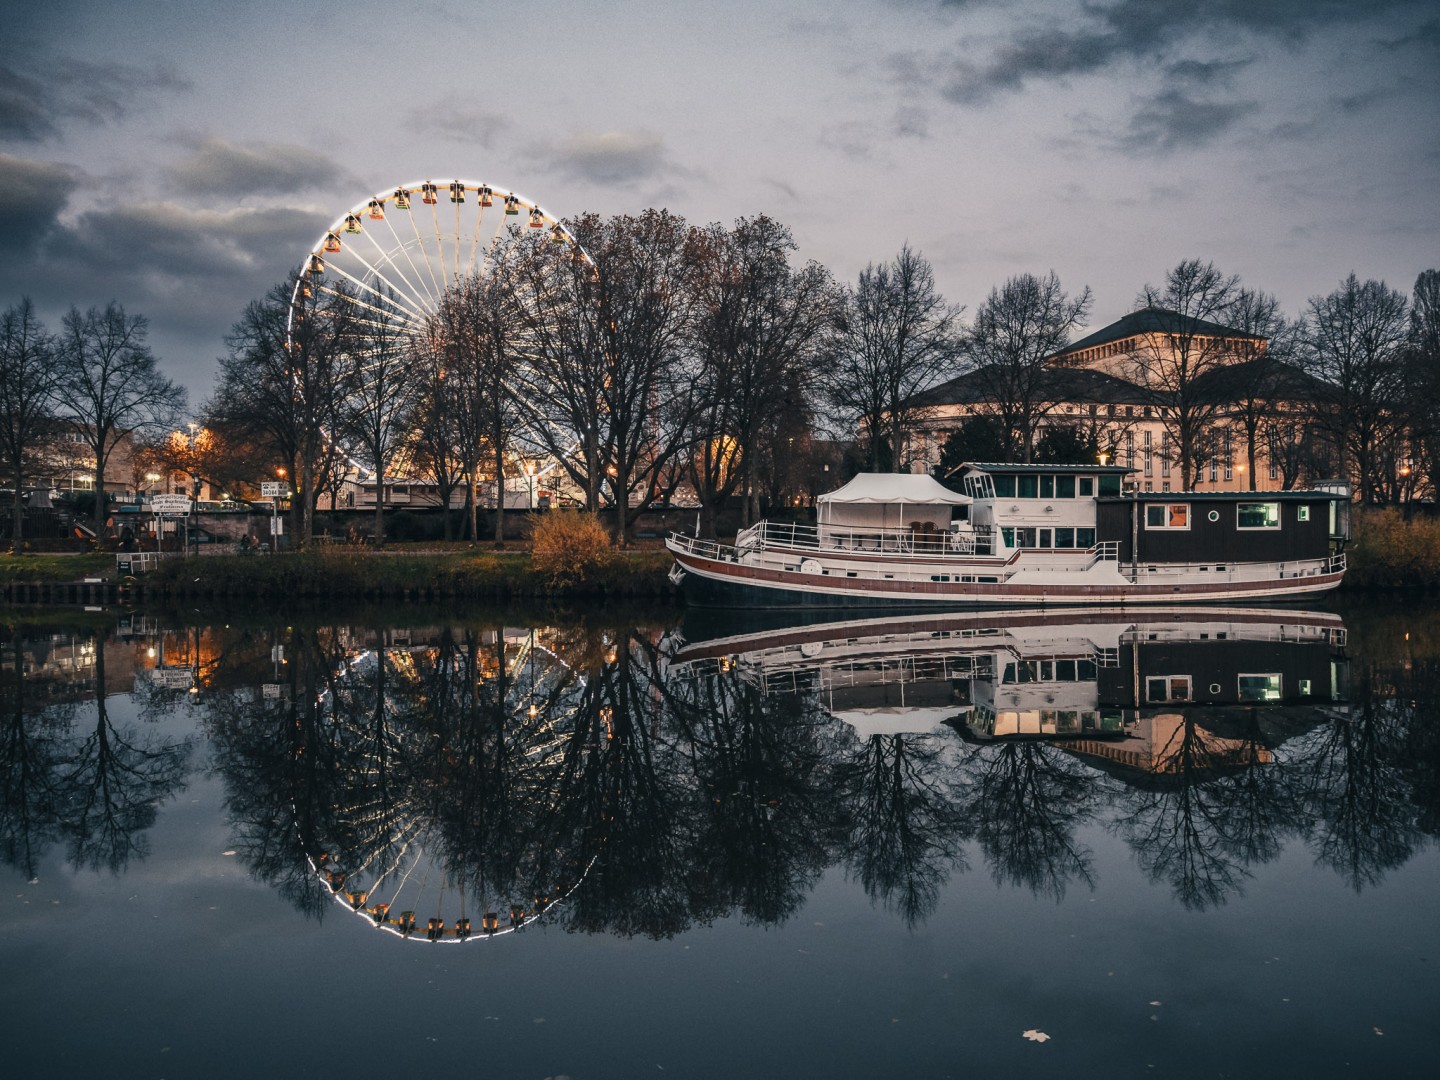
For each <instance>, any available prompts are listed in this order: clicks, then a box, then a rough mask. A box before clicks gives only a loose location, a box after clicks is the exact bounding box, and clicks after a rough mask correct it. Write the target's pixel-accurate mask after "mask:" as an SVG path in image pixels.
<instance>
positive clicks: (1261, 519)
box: [1235, 502, 1280, 529]
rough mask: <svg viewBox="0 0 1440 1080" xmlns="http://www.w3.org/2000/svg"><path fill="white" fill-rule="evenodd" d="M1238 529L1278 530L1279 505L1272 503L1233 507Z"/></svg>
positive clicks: (1243, 504)
mask: <svg viewBox="0 0 1440 1080" xmlns="http://www.w3.org/2000/svg"><path fill="white" fill-rule="evenodd" d="M1235 527H1236V528H1238V529H1278V528H1280V504H1279V503H1273V502H1253V503H1243V502H1242V503H1239V504H1238V505H1237V506H1236V507H1235Z"/></svg>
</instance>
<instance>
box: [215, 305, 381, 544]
mask: <svg viewBox="0 0 1440 1080" xmlns="http://www.w3.org/2000/svg"><path fill="white" fill-rule="evenodd" d="M351 310H353V305H351V304H350V303H349V302H348V300H347V299H346V291H345V289H344V287H343V285H335V286H326V287H323V288H320V287H315V286H312V285H310V284H309V283H308V282H306V281H300V282H299V283H298V288H297V280H296V278H295V277H291V278H290V279H289V280H287V281H283V282H281V283H279V284H277V285H275V286H274V287H273V288H272V289H271V290H270V291H269V292H268V293H267V294H266V295H265V296H264V297H263V298H262V299H260V300H255V301H252V302H251V303H250V304H249V305H248V306H247V307H246V308H245V312H244V314H243V315H242V316H241V317H240V321H239V322H237V323H236V324H235V326H234V328H233V329H232V330H231V332H230V336H229V337H227V338H226V345H227V349H228V352H227V355H226V356H224V357H222V358H221V360H220V376H219V385H218V386H217V387H216V390H215V393H214V395H213V396H212V397H211V399H210V401H209V402H207V403H206V406H205V408H204V410H203V416H204V417H205V422H206V423H207V425H209V426H212V427H214V428H216V429H218V430H220V431H221V432H222V433H224V434H226V435H229V436H231V437H236V438H238V439H239V440H240V441H249V442H251V443H252V444H254V445H257V446H261V447H269V448H271V452H273V453H274V454H275V455H276V456H277V457H278V458H279V459H280V460H281V461H283V462H284V469H285V475H286V476H287V477H288V478H289V479H290V481H291V483H292V484H293V485H294V488H295V497H294V499H293V500H292V502H291V507H290V517H291V532H292V534H293V535H294V536H295V537H296V540H297V543H298V545H299V546H301V547H303V546H304V545H306V544H308V543H309V542H310V540H311V538H312V536H313V533H314V510H315V500H316V498H318V496H319V493H320V490H321V488H322V486H323V485H324V482H325V480H326V479H327V478H328V476H329V474H330V472H331V471H332V470H331V464H332V461H333V459H334V458H335V457H336V456H337V453H336V447H335V439H334V432H335V429H336V426H337V422H338V415H337V412H336V406H337V404H338V402H339V400H340V377H341V374H342V367H341V364H340V362H339V361H340V355H341V347H342V345H343V343H344V341H345V340H346V338H347V337H348V335H349V327H350V317H349V314H348V312H350V311H351Z"/></svg>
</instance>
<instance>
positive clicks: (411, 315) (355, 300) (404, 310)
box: [321, 266, 425, 329]
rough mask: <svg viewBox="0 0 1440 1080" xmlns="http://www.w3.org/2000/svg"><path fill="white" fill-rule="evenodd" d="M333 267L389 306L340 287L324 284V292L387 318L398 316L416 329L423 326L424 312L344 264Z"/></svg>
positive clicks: (345, 277) (357, 286)
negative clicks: (378, 304) (381, 289)
mask: <svg viewBox="0 0 1440 1080" xmlns="http://www.w3.org/2000/svg"><path fill="white" fill-rule="evenodd" d="M331 269H333V270H334V271H335V273H337V274H339V275H340V276H341V277H343V278H344V279H345V280H347V281H349V282H350V283H351V284H353V285H354V286H355V287H356V288H357V289H360V290H363V291H364V292H366V293H369V294H370V295H372V296H375V297H377V298H379V299H380V300H382V301H384V302H385V303H386V304H388V305H389V306H388V307H379V306H377V305H375V304H373V303H370V302H369V301H367V300H363V299H361V297H360V296H359V295H354V296H352V295H351V294H349V293H346V292H342V291H341V290H339V289H334V288H331V287H329V286H322V287H321V291H322V292H325V293H328V294H329V295H331V296H335V297H341V298H343V299H344V300H345V301H347V302H348V303H350V304H351V305H353V306H355V307H361V308H365V309H366V310H368V311H373V312H376V313H377V314H379V315H382V316H385V317H387V318H392V319H393V318H397V317H398V318H399V319H400V320H401V321H402V322H403V323H405V324H406V325H407V326H410V327H412V328H414V329H419V328H420V327H421V326H423V325H424V322H425V318H424V313H423V312H419V311H416V310H415V309H413V308H411V307H410V306H409V305H408V304H402V303H400V302H399V301H398V300H395V299H394V298H393V297H391V296H390V295H388V294H386V293H384V292H381V291H380V290H379V289H377V288H375V287H374V286H373V285H371V284H370V283H369V282H367V281H363V280H361V279H360V278H357V277H356V276H355V275H354V274H352V273H350V272H349V271H348V270H346V269H345V268H344V267H343V266H334V267H331Z"/></svg>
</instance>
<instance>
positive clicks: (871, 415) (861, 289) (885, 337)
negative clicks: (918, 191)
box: [823, 244, 964, 472]
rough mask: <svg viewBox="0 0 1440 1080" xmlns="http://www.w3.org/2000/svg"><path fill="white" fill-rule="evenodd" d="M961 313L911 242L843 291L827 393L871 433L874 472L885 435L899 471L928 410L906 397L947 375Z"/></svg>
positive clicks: (956, 348)
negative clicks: (903, 452) (916, 424)
mask: <svg viewBox="0 0 1440 1080" xmlns="http://www.w3.org/2000/svg"><path fill="white" fill-rule="evenodd" d="M963 310H964V309H963V308H960V307H956V306H953V305H951V304H948V303H946V301H945V298H944V297H943V296H941V295H940V293H939V292H937V291H936V289H935V274H934V271H933V270H932V269H931V267H930V264H929V262H927V261H926V260H925V258H924V257H923V256H922V255H921V254H920V253H919V252H916V251H912V250H911V249H910V245H909V244H906V245H904V246H903V247H901V249H900V253H899V254H898V255H896V256H895V258H894V259H893V260H891V261H890V262H888V263H882V264H881V265H880V266H876V265H874V264H873V263H871V264H870V265H868V266H866V267H865V269H864V270H862V271H861V272H860V278H859V280H858V281H857V282H856V283H855V287H854V288H853V289H848V288H847V289H845V290H844V291H843V292H842V293H841V295H840V297H839V299H838V302H837V304H836V308H835V313H836V315H835V333H834V337H833V344H832V347H833V350H834V351H833V354H832V355H830V356H828V357H827V362H826V370H825V372H824V373H823V380H824V392H825V395H826V397H827V398H828V399H829V401H830V404H831V406H832V407H833V408H834V409H836V410H837V411H838V412H839V413H840V414H841V415H842V416H843V417H844V418H845V419H847V420H850V421H852V422H853V421H856V420H858V421H859V426H860V428H861V429H862V430H863V431H865V432H867V433H868V434H869V439H870V470H871V471H872V472H878V471H880V466H881V460H880V456H881V455H880V447H881V441H882V433H884V435H886V436H888V438H889V445H890V454H891V462H892V467H893V468H894V469H896V470H897V471H898V470H901V469H903V467H904V464H905V463H904V462H903V461H902V460H901V449H902V447H903V446H904V445H905V436H906V434H907V433H908V431H909V429H910V427H911V426H912V425H913V423H914V421H915V420H917V419H919V418H920V417H921V416H923V414H924V412H925V410H924V409H918V410H917V408H916V407H915V406H913V405H912V404H911V402H912V401H913V399H914V397H915V395H916V394H918V393H919V392H920V391H922V390H924V389H926V388H927V387H929V386H931V385H932V384H934V383H935V382H937V381H939V380H940V379H943V378H945V377H947V376H948V375H949V374H951V372H952V368H953V367H954V365H955V361H956V358H957V356H958V355H959V350H960V335H961V323H960V316H961V313H962V311H963Z"/></svg>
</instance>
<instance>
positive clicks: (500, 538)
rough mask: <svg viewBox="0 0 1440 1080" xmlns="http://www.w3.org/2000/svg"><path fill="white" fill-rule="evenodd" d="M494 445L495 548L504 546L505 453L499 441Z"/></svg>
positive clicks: (495, 441) (494, 441)
mask: <svg viewBox="0 0 1440 1080" xmlns="http://www.w3.org/2000/svg"><path fill="white" fill-rule="evenodd" d="M492 441H493V443H494V445H495V547H496V549H497V550H498V549H500V548H503V547H504V546H505V451H504V450H503V449H501V442H500V440H499V439H493V440H492Z"/></svg>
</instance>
